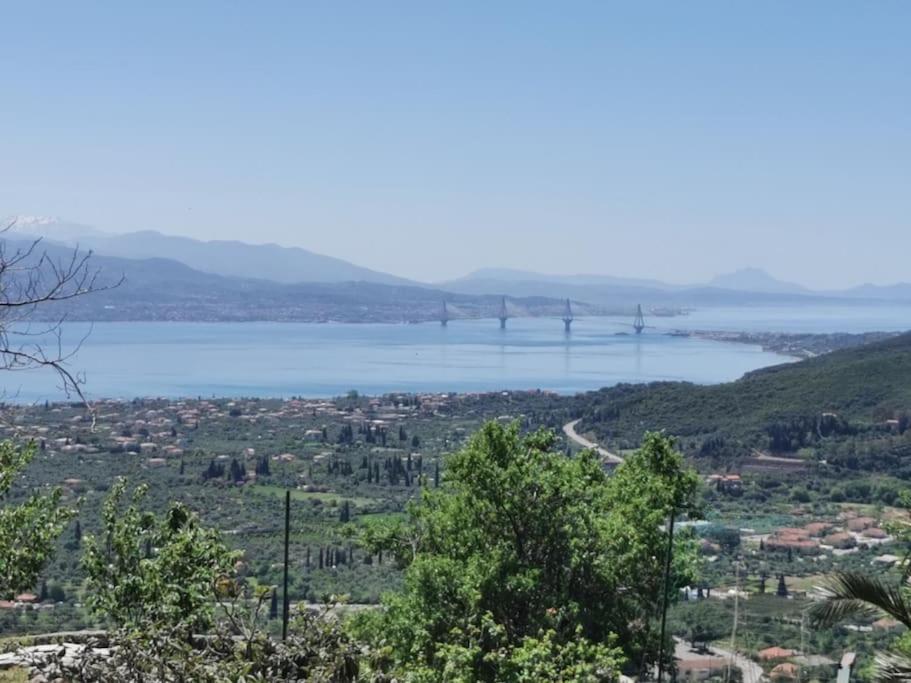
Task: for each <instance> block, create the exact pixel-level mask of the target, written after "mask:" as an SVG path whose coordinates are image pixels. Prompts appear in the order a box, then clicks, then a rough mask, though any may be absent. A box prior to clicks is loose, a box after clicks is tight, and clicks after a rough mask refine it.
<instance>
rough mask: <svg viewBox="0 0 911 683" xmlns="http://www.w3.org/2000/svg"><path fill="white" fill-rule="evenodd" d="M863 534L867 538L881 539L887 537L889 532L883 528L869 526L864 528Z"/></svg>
mask: <svg viewBox="0 0 911 683" xmlns="http://www.w3.org/2000/svg"><path fill="white" fill-rule="evenodd" d="M863 535H864V536H866V537H867V538H872V539H876V540H881V539H884V538H888V537H889V534H887V533H886V531H885V530H884V529H880V528H879V527H878V526H871V527H870V528H869V529H864V531H863Z"/></svg>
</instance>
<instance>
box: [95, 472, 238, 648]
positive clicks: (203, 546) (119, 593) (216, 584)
mask: <svg viewBox="0 0 911 683" xmlns="http://www.w3.org/2000/svg"><path fill="white" fill-rule="evenodd" d="M125 493H126V482H125V481H124V480H123V479H121V480H119V481H118V482H117V483H116V484H115V485H114V487H113V489H112V491H111V494H110V496H109V497H108V499H107V500H106V501H105V504H104V508H103V512H102V517H103V524H102V535H101V537H100V538H96V537H94V536H89V537H87V538H86V539H85V541H84V543H85V554H84V556H83V566H84V567H85V570H86V574H87V576H88V586H87V587H88V591H87V603H88V605H89V607H90V608H91V609H92V610H93V611H94V612H95V613H96V614H99V615H102V616H104V617H106V618H107V619H109V620H110V621H112V622H113V623H114V624H115V625H117V626H120V627H125V628H131V627H141V628H150V627H152V626H153V625H158V626H167V627H169V628H172V629H174V630H175V631H181V632H183V633H185V634H186V635H187V636H188V637H189V636H190V635H192V634H193V633H194V632H196V633H199V632H203V631H204V630H206V629H207V628H208V627H210V626H211V624H212V613H213V609H214V603H215V596H216V595H218V594H219V593H224V592H231V591H234V590H236V584H235V581H234V579H233V576H234V563H235V561H236V560H237V558H238V555H237V553H236V552H234V551H231V550H229V549H228V548H227V546H226V545H225V543H224V541H222V539H221V536H220V534H219V533H218V532H217V531H216V530H214V529H209V528H206V527H204V526H202V525H201V524H200V522H199V520H198V518H197V517H196V515H195V514H193V513H192V512H190V511H189V510H187V508H186V507H184V506H183V505H182V504H180V503H172V504H171V506H170V508H169V509H168V510H167V512H166V513H165V515H164V516H163V517H161V518H158V517H156V516H155V515H153V514H152V513H149V512H143V511H142V510H141V509H140V504H141V502H142V499H143V497H144V496H145V493H146V487H139V488H137V489H136V490H135V491H134V492H133V494H132V496H131V499H130V502H129V504H128V505H124V503H123V499H124V496H125Z"/></svg>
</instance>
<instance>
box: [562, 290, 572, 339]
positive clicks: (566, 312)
mask: <svg viewBox="0 0 911 683" xmlns="http://www.w3.org/2000/svg"><path fill="white" fill-rule="evenodd" d="M572 324H573V307H572V305H571V304H570V303H569V299H567V300H566V308H564V309H563V329H564V331H565V332H566V333H567V334H569V331H570V326H571V325H572Z"/></svg>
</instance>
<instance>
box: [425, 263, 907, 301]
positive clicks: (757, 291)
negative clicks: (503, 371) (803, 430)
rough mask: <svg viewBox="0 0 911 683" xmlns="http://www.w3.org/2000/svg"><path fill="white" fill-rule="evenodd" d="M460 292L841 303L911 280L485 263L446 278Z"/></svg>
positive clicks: (902, 297)
mask: <svg viewBox="0 0 911 683" xmlns="http://www.w3.org/2000/svg"><path fill="white" fill-rule="evenodd" d="M441 286H443V287H445V288H447V289H452V290H453V291H457V292H480V291H485V292H503V293H504V294H508V295H511V296H532V295H541V294H542V293H543V292H548V293H549V296H558V297H569V298H572V299H578V300H580V301H588V302H592V303H598V304H600V305H607V306H612V305H616V304H617V303H618V302H620V301H626V302H630V301H635V302H637V303H642V304H643V305H646V304H647V305H650V306H728V305H755V304H773V303H782V304H785V303H787V304H799V303H814V304H819V303H824V302H828V303H837V302H839V301H841V302H844V301H852V300H858V299H865V300H870V301H874V300H878V301H891V302H909V303H911V284H908V283H900V284H896V285H888V286H881V285H872V284H864V285H860V286H858V287H852V288H850V289H845V290H812V289H809V288H807V287H804V286H802V285H799V284H795V283H792V282H785V281H782V280H778V279H776V278H774V277H773V276H771V275H769V274H768V273H767V272H766V271H764V270H762V269H760V268H743V269H740V270H737V271H734V272H732V273H726V274H723V275H718V276H716V277H714V278H713V279H712V280H710V281H709V282H708V283H705V284H690V285H680V284H670V283H667V282H660V281H657V280H645V279H638V278H622V277H611V276H601V275H548V274H543V273H535V272H531V271H522V270H509V269H501V268H484V269H481V270H477V271H474V272H473V273H470V274H469V275H467V276H465V277H463V278H459V279H457V280H452V281H449V282H444V283H441Z"/></svg>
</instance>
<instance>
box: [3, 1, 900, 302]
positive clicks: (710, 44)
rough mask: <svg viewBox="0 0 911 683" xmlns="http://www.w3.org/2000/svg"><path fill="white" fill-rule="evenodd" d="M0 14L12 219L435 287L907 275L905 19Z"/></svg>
mask: <svg viewBox="0 0 911 683" xmlns="http://www.w3.org/2000/svg"><path fill="white" fill-rule="evenodd" d="M0 2H2V5H3V7H2V16H3V26H4V30H3V40H2V41H0V85H2V91H3V93H4V97H3V100H4V101H3V104H2V106H0V215H6V214H40V215H56V216H61V217H63V218H65V219H67V220H71V221H75V222H80V223H86V224H90V225H93V226H96V227H97V228H99V229H102V230H108V231H112V232H126V231H132V230H140V229H155V230H160V231H162V232H167V233H172V234H180V235H186V236H190V237H197V238H201V239H241V240H245V241H250V242H277V243H280V244H285V245H294V246H301V247H305V248H307V249H311V250H313V251H317V252H321V253H325V254H330V255H333V256H337V257H341V258H345V259H347V260H350V261H353V262H355V263H357V264H359V265H364V266H368V267H371V268H375V269H378V270H384V271H388V272H392V273H395V274H397V275H402V276H406V277H412V278H416V279H420V280H425V281H440V280H445V279H448V278H452V277H457V276H459V275H462V274H464V273H465V272H467V271H471V270H473V269H476V268H480V267H491V266H497V267H510V268H523V269H529V270H537V271H542V272H550V273H598V274H607V275H617V276H635V277H654V278H661V279H664V280H667V281H671V282H681V283H683V282H698V281H704V280H706V279H708V278H710V277H711V276H713V275H715V274H717V273H720V272H726V271H731V270H733V269H735V268H740V267H745V266H758V267H763V268H765V269H767V270H768V271H769V272H771V273H773V274H774V275H776V276H778V277H781V278H783V279H786V280H791V281H796V282H800V283H802V284H805V285H809V286H813V287H842V286H849V285H853V284H857V283H860V282H875V283H880V284H888V283H891V282H897V281H902V280H906V281H907V280H911V272H909V267H908V263H909V262H911V260H909V256H911V40H909V39H908V36H909V33H911V3H908V2H905V1H903V0H891V1H890V0H877V1H876V2H862V1H856V2H842V1H840V0H818V1H813V0H806V1H803V2H799V3H797V2H793V1H790V0H787V1H774V0H769V1H765V2H761V3H747V2H730V1H729V0H723V1H722V0H719V1H717V2H709V1H702V0H691V1H688V2H671V1H667V2H651V1H648V0H644V1H642V0H636V1H633V0H630V2H608V1H606V0H598V1H596V2H582V1H579V2H576V1H570V2H534V1H520V2H508V1H506V0H502V1H500V2H495V3H491V2H469V1H458V2H455V1H453V2H413V3H412V2H396V1H395V0H389V1H386V2H357V3H356V2H346V1H344V0H335V1H333V2H325V3H322V2H288V3H281V2H261V3H252V2H234V3H228V2H205V1H204V0H194V2H190V3H187V2H167V1H164V2H155V3H124V2H110V3H103V2H80V3H73V2H49V1H42V2H13V1H12V0H0Z"/></svg>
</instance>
